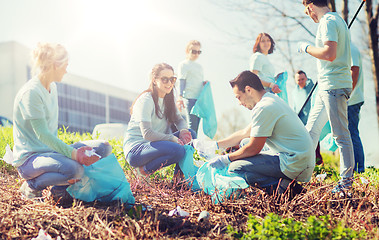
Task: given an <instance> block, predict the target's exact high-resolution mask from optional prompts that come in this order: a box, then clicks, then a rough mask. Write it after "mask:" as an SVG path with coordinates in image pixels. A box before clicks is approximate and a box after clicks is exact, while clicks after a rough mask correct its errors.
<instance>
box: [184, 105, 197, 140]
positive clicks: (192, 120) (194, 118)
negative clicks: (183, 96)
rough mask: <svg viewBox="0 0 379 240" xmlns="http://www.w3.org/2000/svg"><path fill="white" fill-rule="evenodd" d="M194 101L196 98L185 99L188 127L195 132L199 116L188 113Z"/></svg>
mask: <svg viewBox="0 0 379 240" xmlns="http://www.w3.org/2000/svg"><path fill="white" fill-rule="evenodd" d="M196 101H197V99H191V98H190V99H187V101H185V105H186V106H185V107H186V109H187V122H188V124H189V127H190V128H191V129H192V130H194V131H195V133H196V134H197V132H198V130H199V123H200V118H199V117H198V116H196V115H193V114H190V113H191V110H192V108H193V106H195V103H196Z"/></svg>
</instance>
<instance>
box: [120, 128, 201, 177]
mask: <svg viewBox="0 0 379 240" xmlns="http://www.w3.org/2000/svg"><path fill="white" fill-rule="evenodd" d="M189 131H190V132H191V135H192V138H193V139H195V138H196V133H195V132H194V131H193V130H192V129H189ZM174 135H175V136H176V137H179V131H178V132H175V133H174ZM185 153H186V152H185V150H184V147H183V146H182V145H180V144H178V143H174V142H170V141H156V142H147V143H140V144H137V145H136V146H134V147H133V148H132V149H131V150H130V151H129V152H128V154H127V155H126V160H127V161H128V163H129V164H130V165H131V166H132V167H142V166H143V170H144V171H145V172H146V173H148V174H150V173H153V172H155V171H156V170H158V169H160V168H163V167H166V166H169V165H171V164H174V163H179V161H180V160H182V159H183V157H184V155H185Z"/></svg>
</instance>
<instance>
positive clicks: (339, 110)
mask: <svg viewBox="0 0 379 240" xmlns="http://www.w3.org/2000/svg"><path fill="white" fill-rule="evenodd" d="M350 93H351V89H350V88H341V89H333V90H319V92H318V95H317V97H316V102H315V105H314V107H313V108H312V110H311V112H310V115H309V118H308V122H307V125H306V128H307V130H308V132H309V134H310V135H311V138H312V140H313V146H314V149H316V147H317V143H318V140H319V138H320V134H321V130H322V128H323V127H324V126H325V124H326V122H327V121H328V120H329V122H330V126H331V131H332V134H333V138H334V139H335V141H336V144H337V146H338V149H339V151H340V176H341V178H342V180H348V179H350V178H351V177H352V176H353V170H354V151H353V144H352V141H351V137H350V132H349V129H348V119H347V100H348V99H349V96H350Z"/></svg>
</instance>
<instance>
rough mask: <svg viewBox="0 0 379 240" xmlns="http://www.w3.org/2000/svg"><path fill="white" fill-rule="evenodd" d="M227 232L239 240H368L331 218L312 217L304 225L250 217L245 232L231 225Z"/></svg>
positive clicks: (286, 219)
mask: <svg viewBox="0 0 379 240" xmlns="http://www.w3.org/2000/svg"><path fill="white" fill-rule="evenodd" d="M227 231H228V233H229V234H230V235H231V236H232V237H234V238H238V239H294V240H295V239H366V233H365V232H364V231H355V230H352V229H351V228H345V227H344V225H343V223H342V222H338V221H334V220H331V218H330V217H329V216H321V217H319V218H317V217H315V216H310V217H309V218H308V219H307V221H306V222H304V223H303V222H300V221H295V220H293V219H292V218H282V217H280V216H278V215H276V214H274V213H270V214H268V215H267V216H266V217H265V218H264V219H262V220H260V219H259V218H257V217H255V216H252V215H249V217H248V220H247V224H246V231H245V232H243V231H236V230H235V229H233V228H232V227H231V226H230V225H229V226H228V230H227Z"/></svg>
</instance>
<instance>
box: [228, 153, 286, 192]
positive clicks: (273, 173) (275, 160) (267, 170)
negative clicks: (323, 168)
mask: <svg viewBox="0 0 379 240" xmlns="http://www.w3.org/2000/svg"><path fill="white" fill-rule="evenodd" d="M229 172H230V173H233V174H238V175H239V176H241V177H243V178H244V179H245V180H246V182H247V183H248V184H249V185H252V186H254V185H255V184H257V185H258V186H259V187H261V188H265V189H267V190H270V188H271V189H275V188H276V186H277V185H278V183H279V181H280V179H287V180H290V181H292V179H290V178H288V177H287V176H286V175H284V173H283V172H282V171H281V170H280V159H279V156H272V155H268V154H258V155H256V156H253V157H249V158H246V159H240V160H236V161H233V162H231V163H230V165H229Z"/></svg>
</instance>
